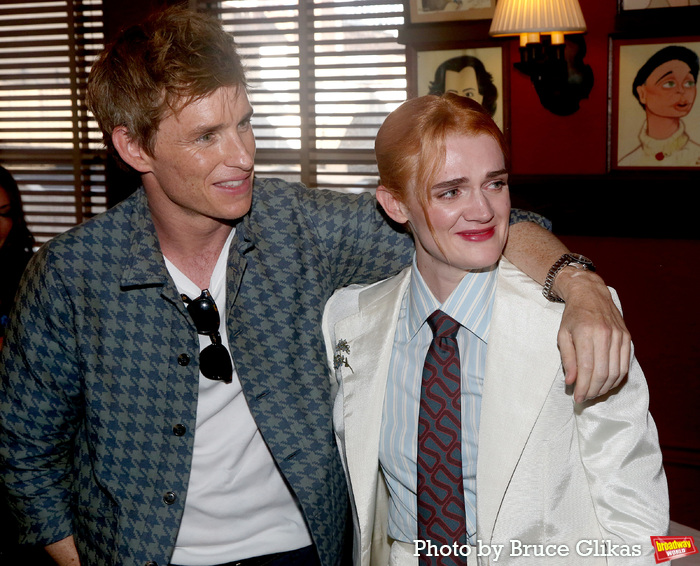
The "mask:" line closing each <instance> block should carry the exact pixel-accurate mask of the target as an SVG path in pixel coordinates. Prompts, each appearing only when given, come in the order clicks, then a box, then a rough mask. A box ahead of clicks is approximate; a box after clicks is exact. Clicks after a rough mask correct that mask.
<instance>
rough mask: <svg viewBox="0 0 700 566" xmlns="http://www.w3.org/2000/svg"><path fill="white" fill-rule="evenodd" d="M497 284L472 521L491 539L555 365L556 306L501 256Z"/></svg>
mask: <svg viewBox="0 0 700 566" xmlns="http://www.w3.org/2000/svg"><path fill="white" fill-rule="evenodd" d="M497 285H498V286H497V289H496V298H495V302H494V309H493V317H492V319H491V327H490V331H489V344H488V354H487V360H486V375H485V379H484V390H483V397H482V406H481V422H480V426H479V456H478V464H477V524H478V525H477V527H478V531H479V537H480V538H481V539H483V540H490V539H491V536H492V534H493V530H494V526H495V523H496V520H497V518H498V512H499V508H500V505H501V502H502V501H503V497H504V495H505V493H506V490H507V488H508V484H509V482H510V480H511V477H512V475H513V473H514V471H515V468H516V466H517V464H518V460H519V458H520V455H521V454H522V451H523V449H524V447H525V444H526V442H527V440H528V437H529V435H530V432H531V431H532V428H533V427H534V425H535V422H536V421H537V417H538V415H539V412H540V410H541V408H542V406H543V405H544V403H545V400H546V399H547V395H548V394H549V391H550V389H551V387H552V383H553V381H554V378H555V377H556V375H557V372H558V370H559V367H560V365H561V360H560V357H559V353H558V350H557V348H555V347H554V345H555V344H556V339H557V332H558V329H559V324H560V320H561V307H560V306H557V305H554V304H553V303H549V302H547V300H546V299H544V297H542V295H541V292H540V288H539V286H538V285H537V284H536V283H534V282H533V281H532V280H530V279H529V278H528V277H527V276H526V275H525V274H523V273H522V272H520V271H518V270H517V269H516V268H515V267H514V266H513V265H512V264H510V263H509V262H508V261H507V260H502V261H501V264H500V267H499V276H498V284H497ZM534 328H536V329H537V332H533V329H534ZM562 386H563V383H562Z"/></svg>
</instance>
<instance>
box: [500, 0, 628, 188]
mask: <svg viewBox="0 0 700 566" xmlns="http://www.w3.org/2000/svg"><path fill="white" fill-rule="evenodd" d="M580 4H581V9H582V10H583V17H584V18H585V20H586V26H587V27H588V32H587V33H586V35H585V36H584V37H585V41H586V47H587V54H586V56H585V58H584V61H585V62H586V63H587V64H588V65H590V66H591V68H592V69H593V77H594V83H593V89H592V90H591V93H590V96H589V98H588V99H584V100H582V101H581V108H580V109H579V110H578V112H576V113H575V114H572V115H571V116H557V115H555V114H552V113H551V112H549V111H548V110H545V109H544V108H543V107H542V105H541V104H540V101H539V98H538V97H537V93H536V92H535V88H534V87H533V85H532V83H531V82H530V79H529V78H528V77H527V76H525V75H524V74H522V73H520V72H518V71H516V70H515V69H513V70H512V72H511V75H510V101H511V106H510V116H511V117H510V123H511V148H512V155H513V162H512V166H513V173H515V174H519V175H540V174H547V175H557V174H592V175H598V174H603V173H605V172H606V160H607V157H606V153H607V96H608V81H607V77H608V70H607V69H608V34H609V33H611V32H612V31H613V29H614V25H615V13H616V4H617V2H614V1H611V0H581V2H580ZM510 47H511V49H510V59H511V64H512V63H513V62H516V61H519V59H520V55H519V53H518V42H517V40H515V39H514V40H513V41H512V42H511V46H510ZM533 133H534V137H533ZM533 141H534V143H533ZM543 148H546V151H544V150H543Z"/></svg>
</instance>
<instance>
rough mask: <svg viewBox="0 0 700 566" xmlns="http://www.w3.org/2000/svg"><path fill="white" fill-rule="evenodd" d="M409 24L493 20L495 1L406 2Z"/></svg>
mask: <svg viewBox="0 0 700 566" xmlns="http://www.w3.org/2000/svg"><path fill="white" fill-rule="evenodd" d="M407 1H408V3H409V14H410V18H411V23H424V22H447V21H453V20H487V19H491V18H493V12H494V10H495V8H496V0H407Z"/></svg>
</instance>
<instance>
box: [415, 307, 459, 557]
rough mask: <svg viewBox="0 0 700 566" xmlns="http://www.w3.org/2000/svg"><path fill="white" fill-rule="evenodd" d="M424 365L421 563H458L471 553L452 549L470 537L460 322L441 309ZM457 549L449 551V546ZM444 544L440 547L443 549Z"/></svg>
mask: <svg viewBox="0 0 700 566" xmlns="http://www.w3.org/2000/svg"><path fill="white" fill-rule="evenodd" d="M428 325H429V326H430V328H431V329H432V331H433V341H432V342H431V343H430V347H429V348H428V353H427V355H426V357H425V364H424V366H423V384H422V388H421V399H420V412H419V416H418V539H419V540H423V541H426V547H425V550H424V551H423V552H422V553H421V556H420V561H419V562H420V564H421V566H423V565H431V566H455V565H464V564H466V563H467V559H466V556H462V555H461V553H459V552H457V553H455V552H453V551H454V548H455V547H454V543H457V548H458V549H459V547H462V546H463V545H465V544H466V542H467V535H466V532H467V524H466V514H465V510H464V485H463V483H462V439H461V436H462V435H461V414H460V389H461V387H460V385H461V383H460V362H459V348H458V346H457V331H458V330H459V327H460V325H459V323H458V322H457V321H455V320H454V319H452V318H450V317H449V316H447V315H446V314H445V313H444V312H442V311H440V310H437V311H435V312H434V313H433V314H431V315H430V317H429V318H428ZM445 545H447V546H449V547H451V548H452V549H453V551H452V552H450V553H449V555H447V556H443V555H442V554H446V553H445V552H444V550H445V549H444V546H445ZM441 548H442V550H443V552H441V551H440V550H441Z"/></svg>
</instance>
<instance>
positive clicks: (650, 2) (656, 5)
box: [617, 0, 700, 12]
mask: <svg viewBox="0 0 700 566" xmlns="http://www.w3.org/2000/svg"><path fill="white" fill-rule="evenodd" d="M617 5H618V12H631V11H637V10H666V9H674V8H688V7H690V6H700V1H699V0H617Z"/></svg>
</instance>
